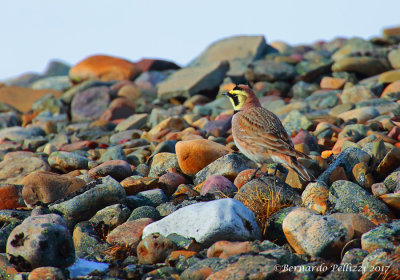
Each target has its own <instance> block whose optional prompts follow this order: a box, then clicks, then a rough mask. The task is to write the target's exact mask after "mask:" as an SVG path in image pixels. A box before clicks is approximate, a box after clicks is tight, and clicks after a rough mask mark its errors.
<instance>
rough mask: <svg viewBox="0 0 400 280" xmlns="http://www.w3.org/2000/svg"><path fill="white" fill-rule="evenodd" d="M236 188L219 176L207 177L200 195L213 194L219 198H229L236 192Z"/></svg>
mask: <svg viewBox="0 0 400 280" xmlns="http://www.w3.org/2000/svg"><path fill="white" fill-rule="evenodd" d="M237 190H238V189H237V188H236V186H235V185H234V184H233V183H232V182H231V181H229V180H228V179H226V178H225V177H224V176H221V175H213V176H210V177H208V179H207V180H206V181H205V182H204V185H203V187H202V188H201V192H200V194H201V195H207V194H215V195H218V196H219V197H229V196H231V195H233V194H234V193H235V192H237Z"/></svg>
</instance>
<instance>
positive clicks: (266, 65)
mask: <svg viewBox="0 0 400 280" xmlns="http://www.w3.org/2000/svg"><path fill="white" fill-rule="evenodd" d="M295 75H296V68H295V67H294V66H292V65H290V64H287V63H285V62H276V61H271V60H267V59H262V60H257V61H255V62H254V63H252V64H251V65H250V66H249V68H248V70H247V71H246V74H245V77H246V79H247V80H248V81H267V82H273V81H290V80H292V79H293V78H294V77H295Z"/></svg>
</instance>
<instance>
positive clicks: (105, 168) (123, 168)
mask: <svg viewBox="0 0 400 280" xmlns="http://www.w3.org/2000/svg"><path fill="white" fill-rule="evenodd" d="M89 175H90V176H91V177H92V178H93V179H97V178H100V177H105V176H107V175H110V176H111V177H113V178H114V179H115V180H117V181H122V180H123V179H125V178H126V177H129V176H131V175H132V169H131V166H130V165H129V164H128V163H127V162H126V161H124V160H109V161H106V162H104V163H102V164H100V165H98V166H96V167H94V168H92V169H90V170H89Z"/></svg>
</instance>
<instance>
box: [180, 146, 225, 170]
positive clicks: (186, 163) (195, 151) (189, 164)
mask: <svg viewBox="0 0 400 280" xmlns="http://www.w3.org/2000/svg"><path fill="white" fill-rule="evenodd" d="M175 150H176V156H177V158H178V164H179V167H180V168H181V170H182V172H183V173H184V174H186V175H189V176H192V175H194V174H196V173H197V172H199V171H200V170H201V169H203V168H204V167H206V166H207V165H209V164H210V163H211V162H213V161H214V160H216V159H218V158H220V157H222V156H224V155H226V154H228V153H230V152H232V150H231V149H229V148H227V147H225V146H223V145H221V144H218V143H216V142H213V141H210V140H206V139H196V140H188V141H180V142H178V143H177V144H176V146H175Z"/></svg>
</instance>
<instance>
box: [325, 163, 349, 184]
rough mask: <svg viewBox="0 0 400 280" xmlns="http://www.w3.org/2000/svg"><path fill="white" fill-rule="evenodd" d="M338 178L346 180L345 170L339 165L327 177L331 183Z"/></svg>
mask: <svg viewBox="0 0 400 280" xmlns="http://www.w3.org/2000/svg"><path fill="white" fill-rule="evenodd" d="M338 180H346V181H347V175H346V171H345V170H344V168H343V167H341V166H338V167H337V168H336V169H335V170H333V172H332V174H331V176H330V177H329V182H330V183H331V184H332V183H333V182H336V181H338Z"/></svg>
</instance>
